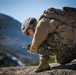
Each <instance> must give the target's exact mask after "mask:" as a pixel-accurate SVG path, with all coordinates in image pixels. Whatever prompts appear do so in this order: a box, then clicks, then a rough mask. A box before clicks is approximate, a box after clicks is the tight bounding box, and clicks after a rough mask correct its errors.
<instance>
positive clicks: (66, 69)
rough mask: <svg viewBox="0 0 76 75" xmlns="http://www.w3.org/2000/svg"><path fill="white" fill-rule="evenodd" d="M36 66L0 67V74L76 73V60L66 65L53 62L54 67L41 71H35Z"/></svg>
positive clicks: (57, 74)
mask: <svg viewBox="0 0 76 75" xmlns="http://www.w3.org/2000/svg"><path fill="white" fill-rule="evenodd" d="M36 67H37V66H22V67H20V66H17V67H2V68H0V75H76V60H73V61H72V62H71V63H68V64H65V65H60V64H58V63H52V64H50V67H52V69H50V70H48V71H43V72H40V73H34V72H33V70H34V69H35V68H36Z"/></svg>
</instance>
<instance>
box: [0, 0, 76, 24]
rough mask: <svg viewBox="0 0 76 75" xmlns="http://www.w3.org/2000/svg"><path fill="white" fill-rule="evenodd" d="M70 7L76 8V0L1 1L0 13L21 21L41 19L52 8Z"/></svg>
mask: <svg viewBox="0 0 76 75" xmlns="http://www.w3.org/2000/svg"><path fill="white" fill-rule="evenodd" d="M64 6H70V7H75V8H76V0H0V13H4V14H6V15H9V16H11V17H13V18H14V19H16V20H18V21H20V22H21V23H22V22H23V21H24V20H25V19H26V18H29V17H35V18H37V19H38V18H39V17H40V16H41V15H42V13H43V11H44V10H46V9H48V8H50V7H55V8H59V9H60V8H62V7H64Z"/></svg>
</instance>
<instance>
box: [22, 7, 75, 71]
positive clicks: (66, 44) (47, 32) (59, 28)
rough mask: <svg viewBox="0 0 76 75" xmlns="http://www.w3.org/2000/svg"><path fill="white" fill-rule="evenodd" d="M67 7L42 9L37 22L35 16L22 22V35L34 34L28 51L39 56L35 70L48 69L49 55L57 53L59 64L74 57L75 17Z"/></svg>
mask: <svg viewBox="0 0 76 75" xmlns="http://www.w3.org/2000/svg"><path fill="white" fill-rule="evenodd" d="M69 8H70V7H64V9H65V10H63V9H55V8H50V9H48V10H47V11H44V14H43V15H42V16H41V17H40V18H39V20H38V22H37V20H36V19H35V18H28V19H27V20H25V21H24V23H23V24H22V27H21V29H22V32H23V34H24V35H26V36H31V35H33V34H34V37H33V40H32V43H31V46H30V49H29V52H30V53H31V54H35V53H38V54H39V56H40V64H39V66H38V68H37V69H35V72H41V71H45V70H49V69H50V66H49V64H48V61H49V58H50V55H57V62H58V63H60V64H66V63H68V62H70V61H71V60H73V59H75V58H76V48H75V47H76V44H75V43H76V19H75V18H74V17H73V16H72V15H70V14H69V13H68V12H67V10H69ZM70 10H72V8H70Z"/></svg>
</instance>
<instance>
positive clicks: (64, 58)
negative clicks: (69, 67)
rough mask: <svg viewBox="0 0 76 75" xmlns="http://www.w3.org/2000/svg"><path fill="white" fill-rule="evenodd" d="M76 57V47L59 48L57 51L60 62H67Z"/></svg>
mask: <svg viewBox="0 0 76 75" xmlns="http://www.w3.org/2000/svg"><path fill="white" fill-rule="evenodd" d="M75 58H76V48H73V49H72V48H69V49H64V50H59V51H58V53H57V62H58V63H60V64H66V63H69V62H70V61H72V60H73V59H75Z"/></svg>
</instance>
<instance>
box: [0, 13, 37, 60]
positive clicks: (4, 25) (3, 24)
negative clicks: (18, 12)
mask: <svg viewBox="0 0 76 75" xmlns="http://www.w3.org/2000/svg"><path fill="white" fill-rule="evenodd" d="M31 40H32V37H26V36H24V35H23V34H22V31H21V23H20V22H19V21H17V20H16V19H14V18H12V17H10V16H8V15H5V14H2V13H0V45H2V46H4V47H5V48H6V49H7V48H8V49H9V50H12V51H14V52H15V53H18V54H22V55H23V56H25V57H29V58H30V59H32V60H33V61H35V60H38V55H37V54H36V55H32V54H30V53H28V52H27V50H26V49H25V48H23V47H27V45H28V44H29V43H30V42H31Z"/></svg>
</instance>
